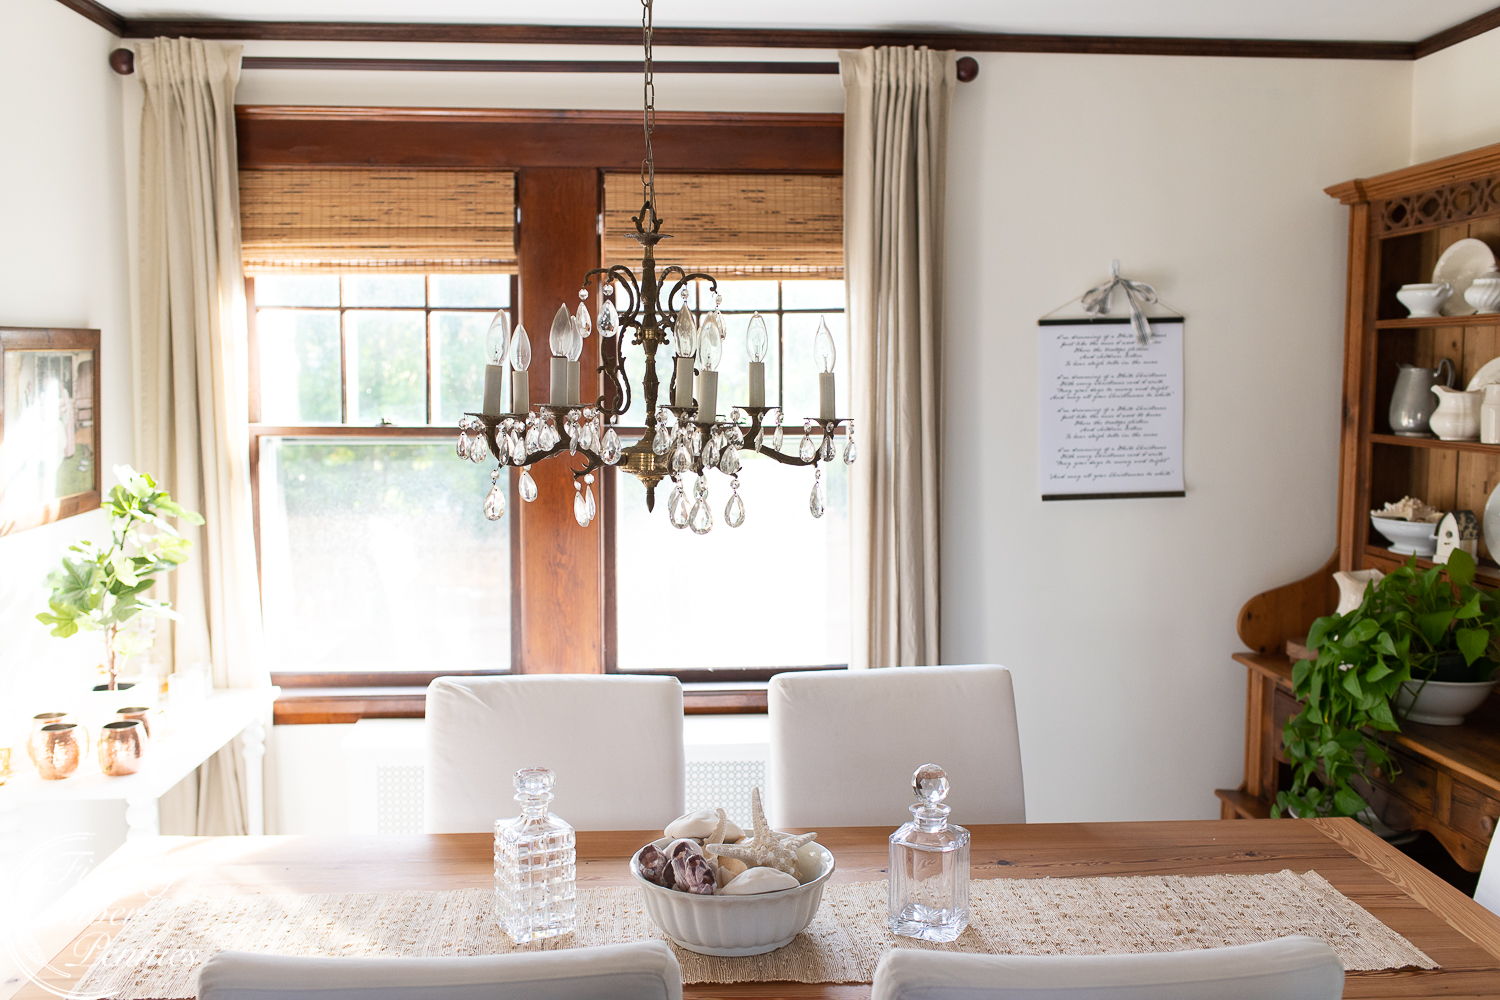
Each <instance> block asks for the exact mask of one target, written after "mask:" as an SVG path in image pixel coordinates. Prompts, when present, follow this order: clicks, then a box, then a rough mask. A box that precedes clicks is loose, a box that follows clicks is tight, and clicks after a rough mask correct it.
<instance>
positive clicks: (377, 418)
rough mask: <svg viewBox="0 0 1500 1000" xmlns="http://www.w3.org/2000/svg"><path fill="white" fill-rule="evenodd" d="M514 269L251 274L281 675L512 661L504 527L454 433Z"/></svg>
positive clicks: (472, 402)
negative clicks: (488, 512)
mask: <svg viewBox="0 0 1500 1000" xmlns="http://www.w3.org/2000/svg"><path fill="white" fill-rule="evenodd" d="M512 281H513V279H512V278H511V277H510V276H508V275H494V274H472V273H464V274H429V275H420V274H410V275H409V274H381V273H378V271H377V272H376V273H369V272H367V273H364V274H358V275H343V276H340V275H335V274H308V275H296V274H277V275H266V276H260V277H256V278H252V279H249V281H248V282H247V289H248V300H249V301H250V303H251V305H252V315H253V316H254V324H253V327H252V331H253V334H252V378H253V380H254V381H253V385H254V386H255V387H256V388H257V389H258V394H252V396H253V399H252V414H251V417H252V425H251V438H252V440H251V455H252V461H253V463H254V483H255V491H256V494H257V496H256V517H257V541H258V545H259V552H260V564H261V596H262V604H263V607H264V620H265V627H266V637H267V645H268V650H269V652H270V654H271V657H272V660H271V662H272V663H273V664H274V665H275V668H276V670H277V672H293V673H316V672H325V671H334V672H344V673H347V672H360V673H364V672H377V671H403V672H410V671H432V670H442V671H444V672H455V671H477V670H483V671H489V670H505V669H508V668H509V666H510V654H511V645H510V604H511V600H510V592H511V572H510V563H511V560H510V550H511V536H510V532H509V530H508V525H507V523H506V522H501V523H499V524H495V523H492V522H490V521H487V520H485V518H484V516H483V513H482V511H481V503H480V501H481V500H482V499H483V497H484V495H485V493H486V492H487V491H488V489H489V488H490V478H489V476H490V471H491V469H492V468H493V465H492V464H484V463H480V464H475V463H471V462H463V461H459V459H458V458H457V456H456V455H455V453H454V440H455V433H454V428H455V426H456V424H457V422H458V419H459V417H460V416H462V414H463V413H464V412H465V411H467V410H471V409H474V408H475V407H476V406H477V401H478V400H479V399H480V398H481V396H482V395H483V377H484V374H483V373H484V337H485V331H486V330H487V329H488V327H489V323H490V320H491V318H492V317H493V316H494V313H495V312H496V310H501V309H504V310H510V309H511V308H512V301H513V284H512ZM256 396H258V398H254V397H256ZM257 407H258V412H256V408H257ZM502 485H505V486H507V487H508V479H505V478H504V477H502Z"/></svg>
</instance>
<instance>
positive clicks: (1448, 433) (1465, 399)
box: [1428, 385, 1484, 441]
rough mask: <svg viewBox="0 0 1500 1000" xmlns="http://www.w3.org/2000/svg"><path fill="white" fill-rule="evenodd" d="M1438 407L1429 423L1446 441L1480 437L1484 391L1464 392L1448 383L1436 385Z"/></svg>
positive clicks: (1470, 439)
mask: <svg viewBox="0 0 1500 1000" xmlns="http://www.w3.org/2000/svg"><path fill="white" fill-rule="evenodd" d="M1432 391H1433V392H1434V393H1436V394H1437V398H1438V408H1437V410H1435V411H1434V412H1433V414H1432V421H1431V423H1430V424H1429V425H1428V426H1430V427H1431V428H1432V433H1434V434H1436V435H1437V436H1438V437H1440V438H1442V439H1443V440H1444V441H1475V440H1477V439H1478V438H1479V403H1480V400H1481V399H1482V398H1483V397H1484V393H1482V392H1480V391H1478V390H1477V389H1476V390H1475V391H1474V392H1464V391H1463V390H1462V389H1450V388H1448V387H1447V386H1446V385H1435V386H1433V387H1432Z"/></svg>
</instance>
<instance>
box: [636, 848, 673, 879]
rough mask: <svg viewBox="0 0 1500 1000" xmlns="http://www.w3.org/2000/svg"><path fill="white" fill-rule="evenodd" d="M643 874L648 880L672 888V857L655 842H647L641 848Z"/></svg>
mask: <svg viewBox="0 0 1500 1000" xmlns="http://www.w3.org/2000/svg"><path fill="white" fill-rule="evenodd" d="M641 875H642V876H644V877H645V879H646V881H648V882H655V883H656V884H657V885H660V886H665V887H666V888H668V889H670V888H672V882H673V878H672V859H671V858H669V857H667V855H666V853H665V852H664V851H661V850H659V849H658V848H657V846H656V845H655V844H647V845H646V846H645V847H643V848H642V849H641Z"/></svg>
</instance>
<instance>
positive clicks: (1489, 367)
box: [1464, 358, 1500, 392]
mask: <svg viewBox="0 0 1500 1000" xmlns="http://www.w3.org/2000/svg"><path fill="white" fill-rule="evenodd" d="M1496 382H1500V358H1491V359H1490V360H1488V361H1486V362H1485V363H1484V365H1483V366H1482V367H1481V368H1480V369H1479V370H1478V371H1477V372H1475V373H1474V377H1473V378H1471V379H1469V384H1468V385H1466V386H1465V387H1464V388H1465V389H1467V390H1468V391H1469V392H1477V391H1478V390H1480V389H1483V388H1484V387H1485V386H1487V385H1492V384H1494V383H1496Z"/></svg>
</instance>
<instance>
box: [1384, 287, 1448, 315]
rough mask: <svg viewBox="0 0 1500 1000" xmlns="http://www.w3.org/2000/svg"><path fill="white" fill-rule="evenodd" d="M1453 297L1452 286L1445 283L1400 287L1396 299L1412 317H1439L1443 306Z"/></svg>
mask: <svg viewBox="0 0 1500 1000" xmlns="http://www.w3.org/2000/svg"><path fill="white" fill-rule="evenodd" d="M1452 295H1453V286H1452V285H1450V284H1448V283H1447V282H1446V281H1439V282H1431V283H1428V284H1421V285H1402V286H1401V288H1400V290H1399V291H1397V292H1396V298H1398V299H1400V300H1401V304H1402V305H1403V306H1405V307H1406V310H1407V312H1408V313H1410V314H1411V315H1412V316H1422V317H1437V316H1441V315H1442V314H1443V313H1442V308H1443V304H1444V303H1445V302H1447V301H1448V299H1449V298H1451V297H1452Z"/></svg>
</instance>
